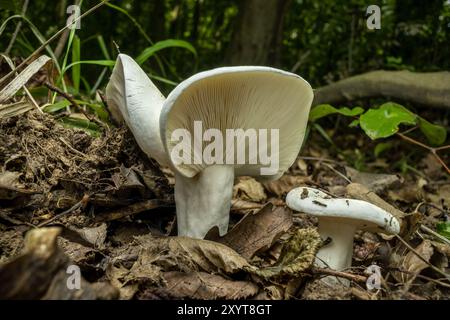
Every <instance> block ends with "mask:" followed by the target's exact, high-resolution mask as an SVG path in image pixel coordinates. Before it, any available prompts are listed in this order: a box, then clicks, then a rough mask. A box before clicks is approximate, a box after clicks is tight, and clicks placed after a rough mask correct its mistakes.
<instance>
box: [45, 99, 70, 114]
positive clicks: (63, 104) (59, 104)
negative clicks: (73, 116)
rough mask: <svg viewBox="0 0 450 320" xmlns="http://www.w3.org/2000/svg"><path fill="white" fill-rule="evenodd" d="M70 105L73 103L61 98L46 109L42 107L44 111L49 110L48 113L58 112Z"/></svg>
mask: <svg viewBox="0 0 450 320" xmlns="http://www.w3.org/2000/svg"><path fill="white" fill-rule="evenodd" d="M70 105H71V103H70V102H69V101H68V100H61V101H58V102H56V103H54V104H50V105H48V106H46V107H45V108H44V109H42V111H44V112H47V113H54V112H57V111H59V110H62V109H64V108H66V107H68V106H70Z"/></svg>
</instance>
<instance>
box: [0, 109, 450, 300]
mask: <svg viewBox="0 0 450 320" xmlns="http://www.w3.org/2000/svg"><path fill="white" fill-rule="evenodd" d="M338 130H340V132H339V134H336V132H334V133H335V135H334V136H335V137H336V138H335V140H334V145H331V146H330V145H328V146H327V145H326V142H324V139H323V138H322V137H321V136H320V135H318V134H317V133H316V132H313V133H311V134H310V136H309V138H308V139H307V140H306V143H305V145H304V147H303V148H302V152H301V156H300V157H299V158H298V159H297V161H296V162H295V163H294V165H293V166H292V167H291V168H290V170H289V171H288V172H286V173H285V175H284V176H283V177H282V178H281V179H279V180H277V181H271V182H268V183H260V182H258V181H256V180H254V179H252V178H248V177H241V178H238V179H236V183H235V186H234V191H233V204H232V212H231V225H230V231H229V233H228V234H227V235H226V236H224V237H222V238H221V237H219V236H218V235H217V234H216V232H215V230H212V231H211V232H210V233H209V234H208V236H207V239H209V240H194V239H189V238H182V237H175V236H174V235H175V234H176V219H175V204H174V201H173V183H174V179H173V174H172V173H171V172H170V170H169V169H167V168H159V167H158V166H157V165H156V164H155V163H154V162H152V161H151V160H148V159H147V158H146V156H145V155H144V154H143V153H142V152H140V151H139V149H138V147H137V145H136V144H135V142H134V140H133V138H132V136H131V135H130V134H129V133H128V131H127V130H126V129H124V128H109V129H106V130H105V131H104V132H103V134H102V135H101V136H100V137H92V136H90V135H88V134H87V133H86V132H84V131H82V130H77V129H72V128H65V127H63V126H62V125H61V124H59V122H57V120H56V119H55V117H53V116H51V115H48V114H42V113H39V112H38V111H36V110H32V111H29V112H26V113H24V114H21V115H19V116H14V117H11V118H7V119H2V120H0V168H1V170H0V283H2V285H1V287H0V297H1V298H19V299H20V298H31V299H69V298H70V299H118V298H121V299H173V298H178V299H179V298H194V299H211V298H225V299H363V300H371V299H419V300H420V299H449V298H450V281H449V278H448V277H449V276H448V275H449V266H448V260H449V257H450V245H449V243H450V242H449V240H446V238H444V237H443V236H440V235H439V234H438V233H437V232H436V224H437V223H439V222H443V221H448V219H449V210H450V209H449V208H450V178H449V176H448V175H447V174H446V173H445V172H444V170H443V169H442V167H441V166H440V165H439V163H437V161H436V160H435V158H434V157H433V156H432V155H431V154H427V153H426V152H424V153H423V154H421V155H420V157H419V158H415V160H414V161H415V163H414V170H408V171H406V172H405V173H403V174H390V172H394V171H393V166H392V164H393V163H401V159H402V157H403V156H405V155H407V154H408V153H409V152H410V150H411V146H408V145H406V144H405V143H403V142H400V141H399V142H396V145H395V146H394V149H392V150H391V151H389V152H387V154H385V155H383V156H382V157H381V158H376V157H363V156H361V153H359V152H358V151H357V150H358V149H361V150H363V152H365V151H366V150H365V149H371V148H372V145H370V144H371V143H372V142H370V141H369V140H368V139H367V138H365V137H364V136H363V135H362V134H359V135H358V134H356V133H355V131H354V130H351V129H348V128H344V129H338ZM368 145H370V148H368V147H367V146H368ZM336 146H339V148H340V151H339V152H338V151H337V149H336V148H337V147H336ZM413 148H417V147H415V146H414V147H413ZM371 150H372V149H371ZM349 159H351V161H349ZM446 160H447V161H448V160H449V159H446ZM348 163H352V164H353V166H354V167H358V169H360V170H356V169H355V168H352V166H350V165H348ZM362 171H365V172H371V173H364V172H362ZM298 186H313V187H317V188H321V189H323V190H326V191H327V192H329V193H331V194H333V195H336V196H339V197H341V196H347V197H355V196H357V194H358V193H359V194H367V193H368V192H369V191H370V192H371V193H372V195H373V197H372V199H375V201H376V202H377V204H379V205H380V206H384V207H385V208H388V209H389V210H399V212H401V214H402V215H403V216H404V219H403V228H402V231H401V234H400V235H399V236H387V235H382V234H375V233H369V232H358V233H357V235H356V236H355V242H354V252H353V267H352V268H351V269H349V270H345V271H342V272H341V273H340V276H342V278H340V279H346V280H350V286H346V285H345V283H344V282H342V283H337V284H334V285H331V286H330V285H329V284H327V283H325V282H324V281H322V280H321V278H323V277H324V276H327V275H330V274H332V271H330V270H326V269H320V268H316V267H313V266H312V264H313V261H314V255H315V253H316V252H317V250H318V248H319V246H320V245H322V243H321V239H320V237H319V236H318V234H317V231H316V225H317V221H316V219H315V218H312V217H308V216H306V215H305V214H302V213H298V212H292V211H291V210H289V209H288V208H286V207H285V204H284V198H285V195H286V193H287V192H288V191H289V190H291V189H293V188H294V187H298ZM375 195H378V196H379V197H377V196H375ZM397 212H398V211H397ZM373 264H376V265H378V266H379V267H380V268H381V284H380V288H379V289H375V290H369V289H368V288H367V286H366V282H367V281H368V280H370V279H369V278H370V276H371V275H370V274H368V273H367V272H365V270H366V269H367V268H368V267H369V266H370V265H373ZM72 265H75V266H78V267H79V268H80V270H81V274H82V279H81V289H80V290H71V286H70V285H69V281H68V277H70V276H71V275H72V272H73V270H74V269H73V267H70V266H72ZM71 268H72V269H71ZM75 270H76V267H75ZM446 274H447V277H446V276H445V275H446ZM69 280H70V279H69ZM74 285H75V286H76V281H75V282H74Z"/></svg>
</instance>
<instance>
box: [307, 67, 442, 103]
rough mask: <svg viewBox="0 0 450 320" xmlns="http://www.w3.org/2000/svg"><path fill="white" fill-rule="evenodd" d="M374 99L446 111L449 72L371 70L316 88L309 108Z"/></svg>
mask: <svg viewBox="0 0 450 320" xmlns="http://www.w3.org/2000/svg"><path fill="white" fill-rule="evenodd" d="M377 97H383V98H386V99H397V100H402V101H408V102H412V103H415V104H417V105H418V106H428V107H436V108H443V109H449V110H450V72H445V71H444V72H428V73H419V72H410V71H383V70H381V71H372V72H368V73H364V74H361V75H357V76H354V77H350V78H348V79H344V80H341V81H338V82H335V83H332V84H330V85H328V86H325V87H322V88H319V89H316V90H315V91H314V102H313V105H319V104H324V103H329V104H333V105H336V104H340V103H345V102H349V101H355V100H362V99H367V98H377Z"/></svg>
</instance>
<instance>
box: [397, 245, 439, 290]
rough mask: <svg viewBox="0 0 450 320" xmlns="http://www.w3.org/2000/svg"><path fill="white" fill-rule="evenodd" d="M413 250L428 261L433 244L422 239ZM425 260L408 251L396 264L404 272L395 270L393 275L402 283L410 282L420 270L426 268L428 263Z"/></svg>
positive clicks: (431, 253)
mask: <svg viewBox="0 0 450 320" xmlns="http://www.w3.org/2000/svg"><path fill="white" fill-rule="evenodd" d="M415 250H416V251H417V253H418V254H419V255H420V256H421V257H422V258H424V259H425V261H427V262H429V261H430V259H431V256H432V255H433V252H434V250H433V245H432V243H431V241H429V240H424V241H423V242H422V243H421V244H419V245H418V246H417V247H416V248H415ZM425 261H423V260H422V259H420V258H419V257H418V256H417V255H416V254H415V253H414V252H412V251H410V252H408V253H407V254H406V256H404V257H403V259H402V260H401V261H400V262H399V265H398V268H399V269H400V270H402V271H405V272H395V273H393V276H394V277H395V278H396V279H397V281H400V282H403V283H407V282H412V281H414V279H415V278H416V277H417V275H418V274H420V273H421V272H422V270H424V269H426V268H428V266H429V263H427V262H425Z"/></svg>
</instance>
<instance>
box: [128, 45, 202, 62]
mask: <svg viewBox="0 0 450 320" xmlns="http://www.w3.org/2000/svg"><path fill="white" fill-rule="evenodd" d="M166 48H184V49H187V50H189V51H190V52H192V53H193V54H194V55H195V56H196V57H197V51H196V50H195V48H194V47H193V46H192V45H191V44H190V43H189V42H187V41H183V40H175V39H168V40H163V41H159V42H157V43H155V44H154V45H152V46H151V47H148V48H145V49H144V51H142V53H141V54H140V55H139V56H138V57H137V58H136V62H137V63H138V64H143V63H144V62H145V61H147V59H148V58H150V57H151V56H153V55H154V54H155V53H156V52H158V51H160V50H162V49H166Z"/></svg>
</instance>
